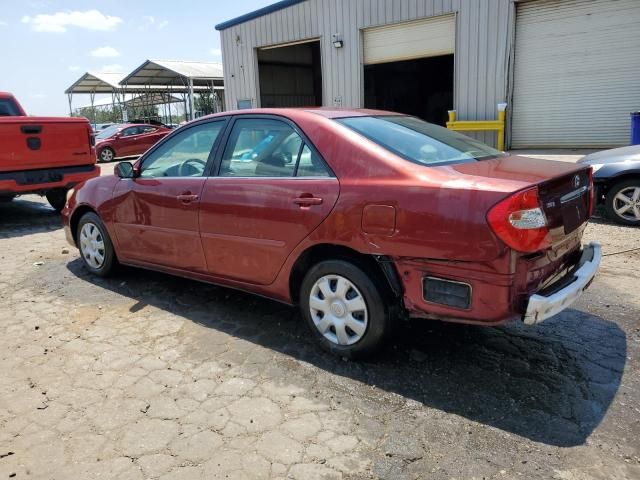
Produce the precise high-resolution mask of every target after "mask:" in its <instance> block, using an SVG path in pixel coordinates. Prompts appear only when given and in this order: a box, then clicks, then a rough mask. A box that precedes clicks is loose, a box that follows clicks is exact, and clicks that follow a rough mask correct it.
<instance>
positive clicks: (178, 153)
mask: <svg viewBox="0 0 640 480" xmlns="http://www.w3.org/2000/svg"><path fill="white" fill-rule="evenodd" d="M224 123H225V122H224V121H217V122H208V123H202V124H200V125H196V126H194V127H191V128H188V129H186V130H184V131H181V132H179V133H177V134H176V135H174V136H173V137H171V138H169V140H167V141H166V142H164V143H163V144H161V145H160V146H159V147H158V148H157V149H155V150H154V151H152V152H151V153H150V154H149V155H148V156H147V157H146V158H145V159H144V162H143V164H142V171H141V173H140V176H141V177H147V178H157V177H201V176H202V175H203V174H204V171H205V167H206V165H207V161H208V160H209V154H210V153H211V149H212V148H213V145H214V143H215V141H216V139H217V138H218V136H219V135H220V131H221V130H222V127H223V126H224Z"/></svg>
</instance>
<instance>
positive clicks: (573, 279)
mask: <svg viewBox="0 0 640 480" xmlns="http://www.w3.org/2000/svg"><path fill="white" fill-rule="evenodd" d="M601 261H602V248H601V247H600V244H599V243H597V242H592V243H590V244H589V245H587V246H586V247H585V248H584V249H583V251H582V257H581V258H580V261H579V262H578V264H577V265H576V268H575V269H574V270H573V271H571V272H569V273H568V274H567V275H565V276H564V277H562V278H561V279H560V280H558V281H557V282H555V283H554V284H553V285H550V286H549V287H548V288H545V289H544V290H543V291H541V292H539V293H537V294H535V295H532V296H531V297H530V298H529V302H528V304H527V310H526V312H525V314H524V316H523V321H524V323H525V324H527V325H535V324H537V323H540V322H543V321H544V320H546V319H548V318H549V317H552V316H553V315H556V314H558V313H560V312H561V311H562V310H564V309H565V308H567V307H568V306H569V305H571V304H572V303H573V302H575V301H576V300H577V299H578V298H580V296H581V295H582V293H583V292H584V291H585V290H586V289H587V288H588V287H589V285H591V282H592V281H593V278H594V277H595V275H596V272H597V271H598V267H599V266H600V262H601Z"/></svg>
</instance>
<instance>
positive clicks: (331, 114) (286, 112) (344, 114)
mask: <svg viewBox="0 0 640 480" xmlns="http://www.w3.org/2000/svg"><path fill="white" fill-rule="evenodd" d="M300 112H308V113H314V114H316V115H319V116H321V117H325V118H330V119H336V118H349V117H369V116H372V115H376V116H388V115H403V116H404V115H406V114H403V113H397V112H389V111H385V110H372V109H367V108H331V107H300V108H250V109H245V110H230V111H226V112H220V113H214V114H212V115H207V116H206V117H200V118H199V119H198V120H201V119H203V118H215V117H224V116H227V115H283V116H285V117H287V116H290V115H296V114H298V113H300Z"/></svg>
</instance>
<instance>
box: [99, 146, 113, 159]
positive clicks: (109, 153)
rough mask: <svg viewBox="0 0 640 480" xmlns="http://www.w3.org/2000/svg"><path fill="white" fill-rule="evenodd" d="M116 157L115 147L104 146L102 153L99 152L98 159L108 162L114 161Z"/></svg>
mask: <svg viewBox="0 0 640 480" xmlns="http://www.w3.org/2000/svg"><path fill="white" fill-rule="evenodd" d="M115 157H116V153H115V152H114V151H113V149H111V148H109V147H104V148H103V149H102V150H100V153H99V154H98V161H99V162H104V163H108V162H111V161H113V159H114V158H115Z"/></svg>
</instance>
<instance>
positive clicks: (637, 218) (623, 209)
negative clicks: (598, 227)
mask: <svg viewBox="0 0 640 480" xmlns="http://www.w3.org/2000/svg"><path fill="white" fill-rule="evenodd" d="M605 207H606V209H607V215H608V216H609V218H611V219H612V220H614V221H615V222H617V223H620V224H622V225H636V226H640V179H637V178H635V179H630V180H625V181H622V182H620V183H617V184H615V185H613V186H612V187H611V188H610V189H609V192H608V193H607V198H606V200H605Z"/></svg>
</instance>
